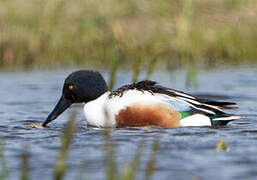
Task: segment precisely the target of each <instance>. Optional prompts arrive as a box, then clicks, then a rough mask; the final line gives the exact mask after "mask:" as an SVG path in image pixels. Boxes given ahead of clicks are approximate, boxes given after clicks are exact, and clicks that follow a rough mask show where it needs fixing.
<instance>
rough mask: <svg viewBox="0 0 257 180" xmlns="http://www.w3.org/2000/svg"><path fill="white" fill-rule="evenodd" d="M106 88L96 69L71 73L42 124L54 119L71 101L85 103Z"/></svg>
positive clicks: (95, 97)
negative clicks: (57, 99) (57, 100)
mask: <svg viewBox="0 0 257 180" xmlns="http://www.w3.org/2000/svg"><path fill="white" fill-rule="evenodd" d="M107 90H108V87H107V85H106V83H105V80H104V79H103V77H102V75H101V74H100V73H99V72H97V71H88V70H80V71H76V72H73V73H71V74H70V75H69V76H68V77H67V78H66V79H65V82H64V85H63V90H62V96H61V98H60V100H59V102H58V103H57V105H56V106H55V108H54V109H53V111H52V112H51V113H50V114H49V116H48V117H47V119H46V121H45V122H44V123H43V124H42V126H46V125H47V124H48V123H49V122H51V121H53V120H55V119H56V118H57V117H58V116H59V115H60V114H61V113H63V112H64V111H65V110H66V109H67V108H68V107H70V105H72V104H73V103H83V102H84V103H87V102H89V101H92V100H95V99H97V98H98V97H99V96H101V95H102V94H104V93H105V92H106V91H107Z"/></svg>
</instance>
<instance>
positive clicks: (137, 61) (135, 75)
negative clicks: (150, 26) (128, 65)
mask: <svg viewBox="0 0 257 180" xmlns="http://www.w3.org/2000/svg"><path fill="white" fill-rule="evenodd" d="M141 63H142V54H141V50H137V51H136V52H135V57H134V66H133V78H132V82H133V83H134V82H137V81H138V76H139V73H140V65H141Z"/></svg>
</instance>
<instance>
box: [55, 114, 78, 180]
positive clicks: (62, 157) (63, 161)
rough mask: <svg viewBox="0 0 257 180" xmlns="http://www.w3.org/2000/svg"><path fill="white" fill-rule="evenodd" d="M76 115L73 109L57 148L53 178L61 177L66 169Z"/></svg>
mask: <svg viewBox="0 0 257 180" xmlns="http://www.w3.org/2000/svg"><path fill="white" fill-rule="evenodd" d="M76 115H77V111H76V110H73V112H72V114H71V116H70V119H69V121H68V123H67V125H66V127H65V129H64V132H63V135H62V140H61V147H60V150H59V154H58V158H57V161H56V165H55V171H54V179H55V180H61V179H63V177H64V174H65V172H66V170H67V157H68V152H69V147H70V144H71V140H72V137H73V134H74V133H75V131H76V123H75V120H76Z"/></svg>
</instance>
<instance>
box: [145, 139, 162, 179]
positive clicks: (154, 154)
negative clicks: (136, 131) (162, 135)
mask: <svg viewBox="0 0 257 180" xmlns="http://www.w3.org/2000/svg"><path fill="white" fill-rule="evenodd" d="M159 149H160V140H159V138H155V140H154V143H153V145H152V153H151V156H150V159H149V161H148V163H147V167H146V170H145V180H149V179H150V178H151V177H152V175H153V173H154V171H155V166H156V159H157V154H158V151H159Z"/></svg>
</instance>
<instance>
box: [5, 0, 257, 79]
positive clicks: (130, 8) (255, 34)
mask: <svg viewBox="0 0 257 180" xmlns="http://www.w3.org/2000/svg"><path fill="white" fill-rule="evenodd" d="M256 27H257V1H256V0H244V1H242V0H194V1H193V0H173V1H170V0H130V1H126V0H104V1H99V0H94V1H93V0H73V1H71V0H51V1H48V0H23V1H20V0H0V67H63V66H70V65H81V64H88V65H93V66H97V67H105V66H106V65H111V64H112V59H113V58H115V57H116V56H117V52H118V56H119V59H120V64H121V66H122V67H126V68H127V67H130V66H131V67H133V65H135V64H136V65H137V64H138V63H140V64H141V65H144V64H147V63H150V62H151V61H153V59H155V60H156V61H158V63H159V62H161V63H162V62H165V63H167V64H168V65H171V66H173V65H176V66H183V65H188V64H191V63H193V64H197V65H198V64H203V65H208V66H215V65H217V64H220V63H229V64H231V63H232V64H238V63H244V62H247V63H248V62H255V63H256V62H257V48H256V47H257V28H256ZM116 58H117V57H116ZM132 60H134V61H133V62H134V63H131V61H132ZM134 73H135V77H136V74H137V73H138V70H135V71H134ZM135 80H136V79H133V81H135Z"/></svg>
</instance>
